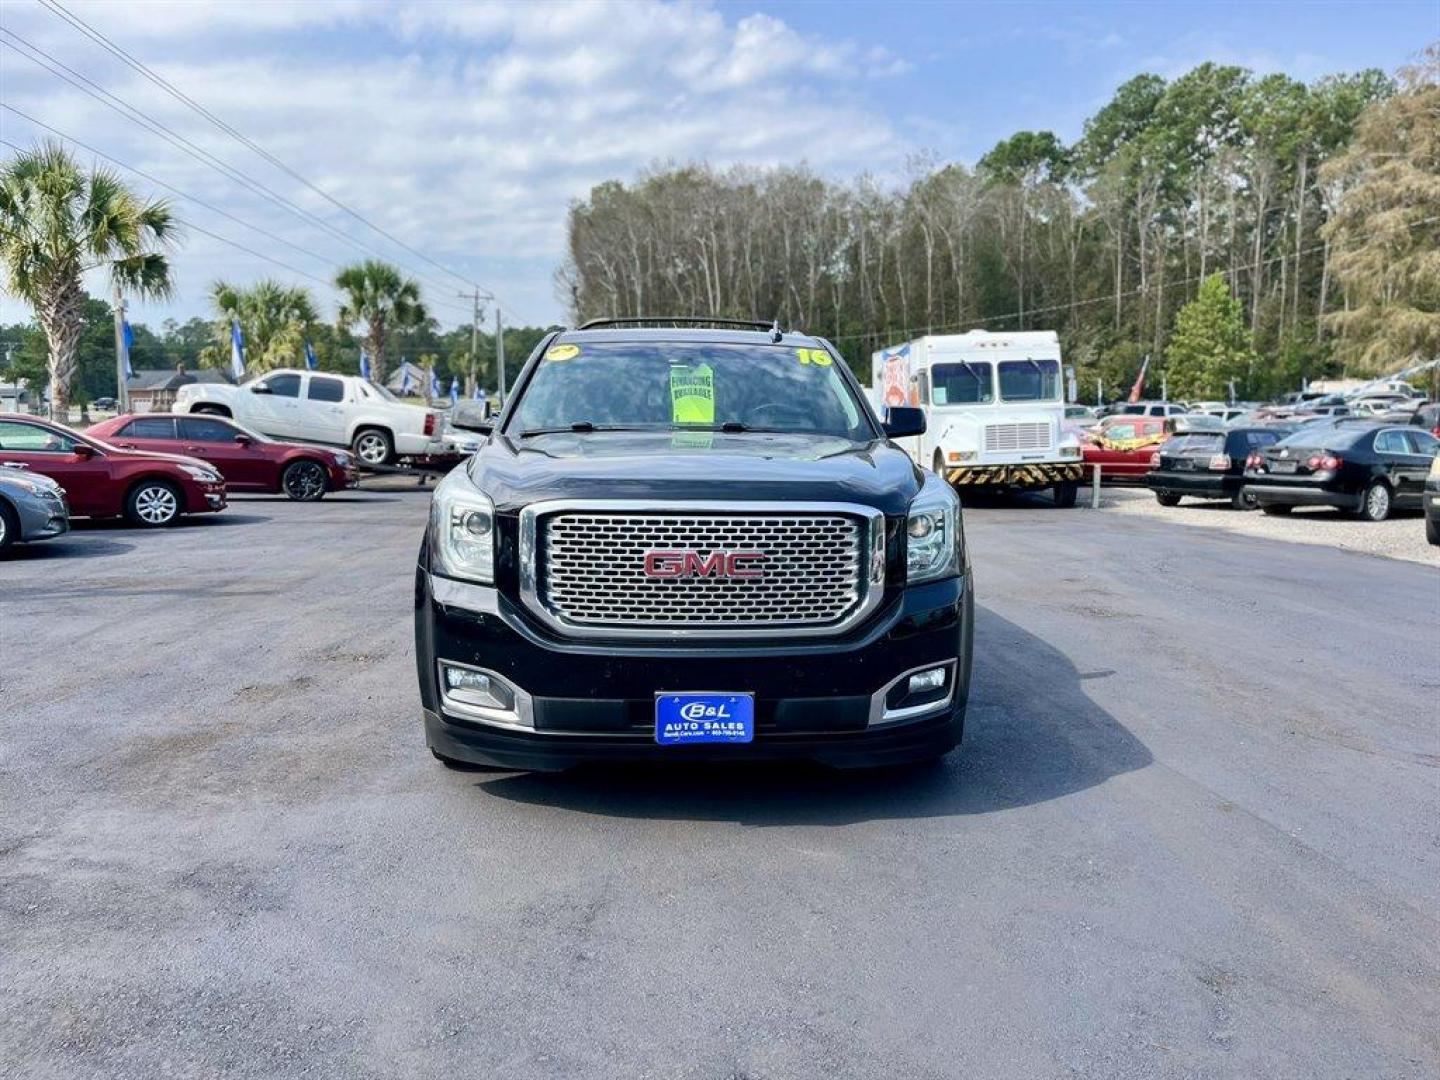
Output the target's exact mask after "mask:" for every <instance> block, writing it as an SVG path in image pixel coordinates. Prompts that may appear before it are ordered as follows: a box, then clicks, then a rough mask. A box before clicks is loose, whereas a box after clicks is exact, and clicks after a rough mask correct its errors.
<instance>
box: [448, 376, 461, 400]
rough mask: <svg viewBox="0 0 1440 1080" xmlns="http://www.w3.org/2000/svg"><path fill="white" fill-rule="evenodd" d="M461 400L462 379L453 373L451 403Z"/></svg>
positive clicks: (451, 377)
mask: <svg viewBox="0 0 1440 1080" xmlns="http://www.w3.org/2000/svg"><path fill="white" fill-rule="evenodd" d="M459 401H460V380H459V379H458V378H457V377H456V376H454V375H452V376H450V404H451V405H455V404H457V403H458V402H459Z"/></svg>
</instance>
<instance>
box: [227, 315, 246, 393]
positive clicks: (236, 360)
mask: <svg viewBox="0 0 1440 1080" xmlns="http://www.w3.org/2000/svg"><path fill="white" fill-rule="evenodd" d="M230 374H231V375H233V376H234V377H235V381H236V382H239V381H240V380H241V379H243V378H244V377H245V334H244V333H243V332H242V331H241V329H240V320H239V319H231V320H230Z"/></svg>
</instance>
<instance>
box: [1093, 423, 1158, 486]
mask: <svg viewBox="0 0 1440 1080" xmlns="http://www.w3.org/2000/svg"><path fill="white" fill-rule="evenodd" d="M1165 434H1166V433H1165V421H1164V420H1162V419H1158V418H1155V417H1130V418H1126V419H1120V420H1116V421H1114V422H1112V423H1108V424H1106V425H1105V427H1104V428H1103V429H1102V430H1101V432H1100V434H1098V435H1096V436H1094V437H1093V439H1092V441H1090V442H1087V443H1086V444H1085V445H1084V446H1083V447H1082V449H1081V453H1082V456H1083V458H1084V462H1085V466H1086V470H1087V472H1088V470H1089V468H1090V467H1091V466H1093V465H1099V466H1100V476H1101V478H1102V479H1119V478H1122V477H1123V478H1128V479H1135V478H1137V477H1141V476H1144V475H1145V474H1146V473H1147V472H1149V471H1150V459H1151V458H1152V457H1154V455H1155V448H1156V447H1157V446H1159V445H1160V443H1162V442H1164V441H1165Z"/></svg>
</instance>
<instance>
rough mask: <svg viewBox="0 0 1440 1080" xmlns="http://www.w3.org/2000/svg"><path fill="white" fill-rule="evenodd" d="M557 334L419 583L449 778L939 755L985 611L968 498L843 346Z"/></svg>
mask: <svg viewBox="0 0 1440 1080" xmlns="http://www.w3.org/2000/svg"><path fill="white" fill-rule="evenodd" d="M664 322H665V323H666V324H669V325H668V326H666V327H664V328H662V327H659V326H656V325H653V324H652V325H640V324H639V323H640V321H639V320H629V321H625V320H621V321H615V320H602V321H600V322H598V323H587V324H586V325H585V326H583V327H581V328H580V329H579V330H567V331H559V332H556V333H552V334H550V335H549V336H547V337H546V338H545V339H543V340H542V341H541V342H540V344H539V345H538V346H537V348H536V350H535V352H534V353H533V354H532V355H531V356H530V358H529V360H528V361H527V362H526V364H525V367H524V369H523V370H522V372H521V374H520V377H519V379H518V381H517V383H516V386H515V389H514V392H513V393H512V394H511V396H510V398H509V400H508V401H507V402H506V404H505V408H504V411H503V412H502V414H501V416H500V418H499V420H498V422H497V423H496V425H495V426H494V428H493V430H491V429H490V428H489V427H488V426H487V425H481V424H473V423H472V424H471V425H470V429H471V430H475V431H479V432H482V433H483V434H485V435H486V436H487V437H486V439H485V441H484V442H483V444H482V445H481V447H480V449H479V450H478V451H477V452H476V453H475V454H474V456H473V457H472V458H471V459H470V460H469V461H468V462H466V463H465V464H464V465H462V466H460V467H459V468H457V469H455V470H454V471H453V472H451V473H450V474H449V475H448V476H447V477H446V478H445V479H444V480H443V481H442V482H441V483H440V484H439V485H438V486H437V488H436V491H435V496H434V501H433V503H432V508H431V516H430V523H429V526H428V528H427V531H426V537H425V542H424V544H423V545H422V549H421V554H420V560H419V566H418V569H417V573H416V588H415V600H416V606H415V641H416V649H415V653H416V658H417V664H418V674H419V681H420V699H421V705H422V709H423V714H424V722H425V732H426V738H427V741H428V743H429V745H430V749H431V751H432V753H434V754H435V756H436V757H437V758H439V759H440V760H441V761H442V762H445V763H446V764H448V765H452V766H453V765H459V764H463V763H477V764H485V765H497V766H503V767H510V768H522V769H559V768H565V767H567V766H570V765H573V764H577V763H580V762H584V761H594V760H604V761H619V760H629V759H660V760H680V761H692V760H696V759H706V760H714V759H721V760H736V759H747V760H748V759H756V758H770V759H775V758H809V759H815V760H819V761H822V762H826V763H830V764H833V765H839V766H871V765H888V764H901V763H911V762H916V761H922V760H931V759H934V758H937V757H939V756H941V755H943V754H945V753H946V752H947V751H949V750H950V749H951V748H953V747H954V746H955V745H956V744H957V743H958V742H959V740H960V737H961V734H962V731H963V727H964V718H965V706H966V700H967V697H968V693H969V684H970V658H971V628H972V625H973V618H974V607H973V600H972V589H971V581H970V566H969V560H968V557H967V554H966V550H965V543H964V534H963V529H962V522H961V516H960V503H959V499H958V497H957V496H956V495H955V492H954V491H953V490H952V489H951V487H950V485H948V484H947V483H945V482H944V481H943V480H942V479H941V478H940V477H939V476H938V475H936V474H934V473H932V472H929V471H928V470H922V469H918V468H916V466H915V464H914V462H913V461H912V460H911V459H910V458H909V457H908V456H907V455H906V454H905V452H904V451H903V450H901V449H900V448H899V447H897V446H895V445H894V444H893V443H892V442H891V439H892V438H900V437H902V436H907V435H914V434H917V433H920V432H922V431H923V430H924V416H923V414H922V413H921V412H920V411H919V410H916V409H901V408H896V409H891V410H889V412H888V413H887V415H886V421H885V423H884V424H882V423H881V422H879V421H878V420H877V419H876V418H875V416H874V415H873V414H872V412H871V410H870V407H869V405H868V404H867V402H866V399H865V396H864V394H863V393H862V392H861V389H860V387H859V385H858V384H857V383H856V381H855V377H854V376H853V375H852V374H851V373H850V370H849V369H848V368H847V367H846V365H845V363H844V361H843V360H842V359H841V358H840V356H839V355H838V354H837V353H836V352H835V350H834V349H833V348H832V347H831V346H830V345H829V344H828V343H827V342H825V341H824V340H822V339H820V338H815V337H809V336H805V335H801V334H790V333H782V332H780V331H779V330H778V329H773V328H771V326H770V325H769V324H749V323H747V324H739V325H731V326H724V327H718V328H717V326H716V324H715V322H714V320H703V321H702V322H703V324H704V325H705V327H706V328H703V329H702V328H698V327H697V326H696V325H695V321H694V320H682V319H671V320H664Z"/></svg>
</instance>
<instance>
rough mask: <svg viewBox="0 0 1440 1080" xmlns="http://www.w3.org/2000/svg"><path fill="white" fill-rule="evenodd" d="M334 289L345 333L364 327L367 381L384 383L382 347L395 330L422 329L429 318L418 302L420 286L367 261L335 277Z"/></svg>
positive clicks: (393, 268) (389, 268) (369, 260)
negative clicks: (368, 357)
mask: <svg viewBox="0 0 1440 1080" xmlns="http://www.w3.org/2000/svg"><path fill="white" fill-rule="evenodd" d="M335 287H336V288H337V289H339V290H340V292H341V293H342V294H343V296H344V299H343V300H341V302H340V317H339V323H340V328H341V329H342V330H348V329H349V328H350V327H352V326H354V325H355V324H356V323H363V324H364V327H365V337H364V341H365V350H366V351H367V352H368V353H369V354H370V377H371V378H372V379H373V380H374V381H375V382H377V383H381V382H384V381H385V345H386V343H387V342H388V341H389V340H390V335H391V334H392V333H394V332H395V331H396V330H411V329H415V328H416V327H420V326H424V325H425V323H426V322H428V321H429V319H430V315H429V313H428V312H426V310H425V306H424V305H423V304H422V303H421V302H420V286H419V285H418V284H416V282H415V280H414V279H413V278H406V277H402V276H401V275H400V271H399V270H397V269H396V268H395V267H393V266H391V265H390V264H389V263H383V262H377V261H375V260H374V259H366V260H365V261H364V262H363V263H357V264H356V265H354V266H347V267H345V268H344V269H343V270H341V271H340V273H338V274H336V275H335Z"/></svg>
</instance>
